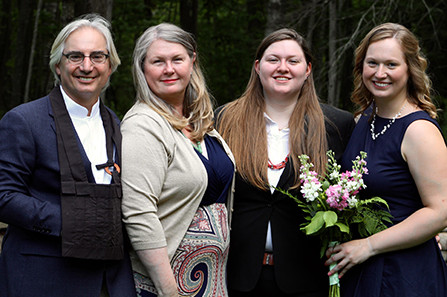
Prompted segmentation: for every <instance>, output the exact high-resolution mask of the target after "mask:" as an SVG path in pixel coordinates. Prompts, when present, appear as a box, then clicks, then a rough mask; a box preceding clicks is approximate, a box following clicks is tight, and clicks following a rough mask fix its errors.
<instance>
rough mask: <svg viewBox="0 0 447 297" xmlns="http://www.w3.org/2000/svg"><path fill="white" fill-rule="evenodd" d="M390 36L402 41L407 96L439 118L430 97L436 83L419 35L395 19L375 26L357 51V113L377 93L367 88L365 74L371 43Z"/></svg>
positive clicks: (355, 70)
mask: <svg viewBox="0 0 447 297" xmlns="http://www.w3.org/2000/svg"><path fill="white" fill-rule="evenodd" d="M387 38H394V39H396V40H397V41H398V42H399V44H400V46H401V50H402V53H403V55H404V57H405V62H406V64H407V65H408V83H407V96H408V98H409V100H410V101H411V102H412V103H414V104H416V105H417V106H418V107H419V108H421V109H422V110H425V111H426V112H427V113H428V114H429V115H430V117H432V118H434V119H435V118H436V117H437V111H436V107H435V105H434V104H433V102H432V100H431V97H430V92H431V86H432V83H431V80H430V78H429V77H428V75H427V73H426V69H427V60H426V59H425V57H424V55H423V54H422V52H421V48H420V46H419V41H418V39H417V38H416V36H415V35H414V34H413V33H411V32H410V31H409V30H408V29H407V28H405V27H404V26H402V25H399V24H395V23H384V24H381V25H379V26H376V27H375V28H373V29H372V30H371V31H369V33H368V34H366V36H365V38H363V40H362V41H361V42H360V44H359V46H358V47H357V49H356V51H355V62H354V63H355V64H354V71H353V75H354V91H353V92H352V95H351V100H352V102H354V103H355V104H357V105H358V106H359V108H358V110H357V112H356V115H358V114H361V113H363V112H364V111H365V110H366V109H367V108H368V106H370V105H371V103H372V102H373V95H372V94H371V92H370V91H369V90H368V89H367V88H366V86H365V84H364V83H363V78H362V75H363V64H364V60H365V56H366V52H367V51H368V47H369V45H370V44H371V43H374V42H377V41H380V40H383V39H387Z"/></svg>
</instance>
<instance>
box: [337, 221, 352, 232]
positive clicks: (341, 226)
mask: <svg viewBox="0 0 447 297" xmlns="http://www.w3.org/2000/svg"><path fill="white" fill-rule="evenodd" d="M335 226H337V227H338V228H339V229H340V231H341V232H344V233H348V234H349V226H348V225H346V224H343V223H340V222H337V223H335Z"/></svg>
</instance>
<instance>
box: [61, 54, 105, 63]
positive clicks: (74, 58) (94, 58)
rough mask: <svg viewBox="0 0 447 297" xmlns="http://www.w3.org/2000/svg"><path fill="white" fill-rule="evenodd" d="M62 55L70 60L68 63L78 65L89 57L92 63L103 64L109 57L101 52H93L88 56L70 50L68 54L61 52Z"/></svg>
mask: <svg viewBox="0 0 447 297" xmlns="http://www.w3.org/2000/svg"><path fill="white" fill-rule="evenodd" d="M62 55H63V56H64V57H66V58H67V59H68V61H70V63H72V64H75V65H79V64H81V63H82V62H83V61H84V59H85V58H89V59H90V61H91V62H92V63H93V64H104V63H105V62H106V60H107V58H108V57H109V55H108V54H104V53H103V52H93V53H91V54H90V56H86V55H84V54H83V53H81V52H70V53H68V54H64V53H62Z"/></svg>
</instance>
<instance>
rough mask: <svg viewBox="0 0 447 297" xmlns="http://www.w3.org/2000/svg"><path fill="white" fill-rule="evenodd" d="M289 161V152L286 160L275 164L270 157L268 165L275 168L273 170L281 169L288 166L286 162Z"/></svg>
mask: <svg viewBox="0 0 447 297" xmlns="http://www.w3.org/2000/svg"><path fill="white" fill-rule="evenodd" d="M287 161H289V154H287V156H286V158H285V159H284V161H282V162H281V163H279V164H273V163H272V161H270V159H269V163H268V165H267V166H268V167H269V168H270V169H273V170H279V169H283V168H284V167H286V163H287Z"/></svg>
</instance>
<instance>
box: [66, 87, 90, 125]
mask: <svg viewBox="0 0 447 297" xmlns="http://www.w3.org/2000/svg"><path fill="white" fill-rule="evenodd" d="M59 87H60V89H61V93H62V97H63V98H64V102H65V106H66V107H67V111H68V113H69V114H70V116H74V117H77V118H87V117H90V118H93V117H96V116H98V115H99V98H98V100H97V101H96V103H95V104H94V105H93V107H92V112H91V113H90V116H87V114H88V109H87V108H85V107H84V106H82V105H80V104H78V103H76V102H75V101H74V100H73V99H71V98H70V96H68V95H67V93H65V91H64V88H63V87H62V85H60V86H59Z"/></svg>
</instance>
